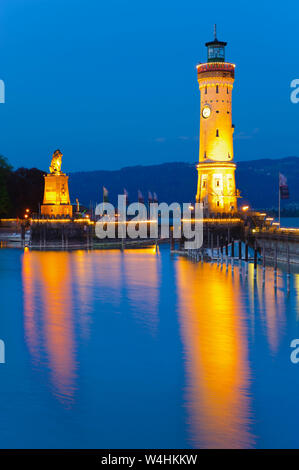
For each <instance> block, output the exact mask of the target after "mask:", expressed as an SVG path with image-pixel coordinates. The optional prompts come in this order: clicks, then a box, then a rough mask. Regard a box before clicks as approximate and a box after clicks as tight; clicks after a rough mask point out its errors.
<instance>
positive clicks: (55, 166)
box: [50, 150, 62, 173]
mask: <svg viewBox="0 0 299 470" xmlns="http://www.w3.org/2000/svg"><path fill="white" fill-rule="evenodd" d="M61 161H62V153H61V152H60V150H55V152H54V153H53V155H52V161H51V166H50V173H60V171H61Z"/></svg>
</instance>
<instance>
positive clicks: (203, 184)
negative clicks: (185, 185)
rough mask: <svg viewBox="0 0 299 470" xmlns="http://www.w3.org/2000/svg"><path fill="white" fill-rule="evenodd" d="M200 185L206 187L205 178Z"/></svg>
mask: <svg viewBox="0 0 299 470" xmlns="http://www.w3.org/2000/svg"><path fill="white" fill-rule="evenodd" d="M202 187H203V188H205V187H206V180H204V181H203V182H202Z"/></svg>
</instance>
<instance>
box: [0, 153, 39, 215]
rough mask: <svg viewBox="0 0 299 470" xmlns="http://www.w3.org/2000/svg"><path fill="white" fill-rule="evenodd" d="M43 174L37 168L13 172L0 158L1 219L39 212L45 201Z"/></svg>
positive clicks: (4, 159)
mask: <svg viewBox="0 0 299 470" xmlns="http://www.w3.org/2000/svg"><path fill="white" fill-rule="evenodd" d="M43 187H44V180H43V172H42V171H41V170H38V169H37V168H31V169H27V168H18V169H17V170H13V168H12V166H11V165H10V164H9V163H8V161H7V159H6V158H5V157H3V156H0V218H4V217H23V216H24V213H25V210H26V209H30V212H38V210H39V203H41V202H42V199H43Z"/></svg>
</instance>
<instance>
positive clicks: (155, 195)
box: [154, 193, 159, 204]
mask: <svg viewBox="0 0 299 470" xmlns="http://www.w3.org/2000/svg"><path fill="white" fill-rule="evenodd" d="M154 202H156V203H157V204H158V202H159V201H158V196H157V194H156V193H154Z"/></svg>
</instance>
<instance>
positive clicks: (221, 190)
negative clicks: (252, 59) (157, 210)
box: [196, 26, 237, 213]
mask: <svg viewBox="0 0 299 470" xmlns="http://www.w3.org/2000/svg"><path fill="white" fill-rule="evenodd" d="M226 44H227V43H226V42H222V41H218V39H217V37H216V26H215V38H214V41H211V42H207V43H206V46H207V48H208V61H207V62H206V63H204V64H199V65H197V78H198V83H199V89H200V96H201V117H200V146H199V164H198V166H197V170H198V184H197V194H196V201H197V202H202V203H203V209H204V211H205V213H233V212H235V211H236V210H237V191H236V185H235V169H236V165H235V164H234V163H232V160H233V157H234V150H233V132H234V128H233V125H232V89H233V83H234V76H235V65H234V64H231V63H229V62H225V46H226Z"/></svg>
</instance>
